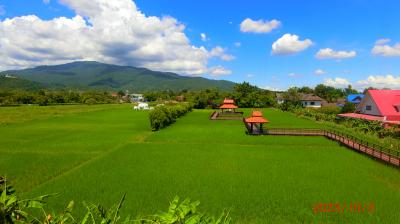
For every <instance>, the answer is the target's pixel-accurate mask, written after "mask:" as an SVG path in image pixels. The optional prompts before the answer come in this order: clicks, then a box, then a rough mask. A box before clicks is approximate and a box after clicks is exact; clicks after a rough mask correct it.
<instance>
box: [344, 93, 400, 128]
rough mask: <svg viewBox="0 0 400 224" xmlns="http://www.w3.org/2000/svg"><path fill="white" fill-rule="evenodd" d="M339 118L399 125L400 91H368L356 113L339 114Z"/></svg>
mask: <svg viewBox="0 0 400 224" xmlns="http://www.w3.org/2000/svg"><path fill="white" fill-rule="evenodd" d="M338 116H339V117H347V118H360V119H366V120H374V121H381V122H383V123H384V124H389V125H390V124H397V125H399V124H400V90H368V91H367V93H366V94H365V97H364V98H363V99H362V100H361V102H360V104H359V105H358V106H357V108H356V111H355V112H354V113H347V114H338Z"/></svg>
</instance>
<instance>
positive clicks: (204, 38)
mask: <svg viewBox="0 0 400 224" xmlns="http://www.w3.org/2000/svg"><path fill="white" fill-rule="evenodd" d="M200 38H201V40H202V41H207V35H206V34H205V33H201V34H200Z"/></svg>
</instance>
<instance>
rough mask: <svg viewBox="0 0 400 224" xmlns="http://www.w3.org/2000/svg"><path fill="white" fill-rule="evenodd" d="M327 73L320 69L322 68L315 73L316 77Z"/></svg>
mask: <svg viewBox="0 0 400 224" xmlns="http://www.w3.org/2000/svg"><path fill="white" fill-rule="evenodd" d="M325 73H326V72H325V71H324V70H322V69H320V68H319V69H317V70H315V71H314V74H315V75H323V74H325Z"/></svg>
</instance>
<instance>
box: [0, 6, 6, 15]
mask: <svg viewBox="0 0 400 224" xmlns="http://www.w3.org/2000/svg"><path fill="white" fill-rule="evenodd" d="M5 14H6V9H5V8H4V5H0V16H3V15H5Z"/></svg>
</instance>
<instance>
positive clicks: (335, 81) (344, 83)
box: [324, 77, 350, 88]
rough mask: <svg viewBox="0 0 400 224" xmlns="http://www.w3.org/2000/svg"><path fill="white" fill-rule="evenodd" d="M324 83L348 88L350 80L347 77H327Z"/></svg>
mask: <svg viewBox="0 0 400 224" xmlns="http://www.w3.org/2000/svg"><path fill="white" fill-rule="evenodd" d="M324 85H326V86H332V87H335V88H346V87H347V86H348V85H350V82H349V80H347V79H345V78H340V77H337V78H334V79H332V78H327V79H325V82H324Z"/></svg>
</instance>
